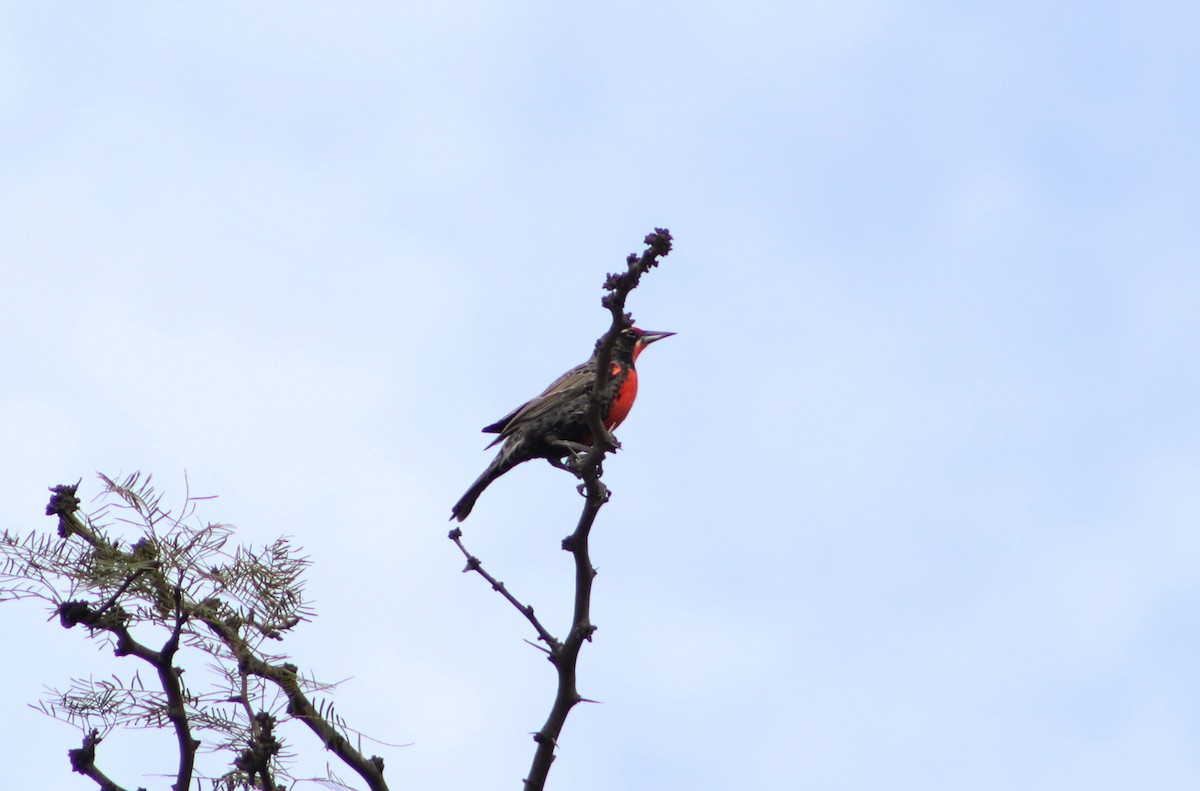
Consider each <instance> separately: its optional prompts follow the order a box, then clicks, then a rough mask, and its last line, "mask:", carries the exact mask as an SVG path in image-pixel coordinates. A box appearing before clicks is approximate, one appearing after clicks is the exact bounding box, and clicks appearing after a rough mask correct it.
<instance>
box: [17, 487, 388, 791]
mask: <svg viewBox="0 0 1200 791" xmlns="http://www.w3.org/2000/svg"><path fill="white" fill-rule="evenodd" d="M100 478H101V480H102V481H103V482H104V485H105V491H104V494H103V497H104V500H105V502H104V504H103V505H102V507H100V508H99V509H98V510H97V511H96V512H95V513H94V514H92V515H84V514H81V512H80V510H79V506H80V500H79V498H78V497H77V496H76V492H77V490H78V486H79V484H78V483H76V484H73V485H63V486H56V487H54V488H53V489H51V491H52V492H53V496H52V497H51V499H50V504H49V505H48V506H47V508H46V513H47V515H51V516H56V517H57V518H58V536H57V539H55V538H53V537H50V536H45V535H39V534H37V533H32V534H30V535H28V536H25V537H19V536H16V535H13V534H11V533H9V532H4V533H3V534H0V600H6V599H7V600H12V599H28V598H37V599H41V600H44V601H46V602H47V603H49V604H50V605H51V606H52V608H53V611H54V613H55V614H56V615H57V616H58V620H59V622H60V623H61V624H62V626H64V627H65V628H68V629H70V628H73V627H76V626H82V627H84V628H85V629H87V631H88V634H89V636H90V637H91V638H93V639H98V640H101V641H103V642H106V643H107V644H108V645H109V646H111V647H112V649H113V653H114V654H115V655H116V656H118V657H134V658H136V659H139V660H141V661H142V662H145V663H146V664H148V665H149V666H151V667H153V668H154V670H155V675H156V681H157V686H155V687H151V688H148V687H147V686H146V685H145V684H144V683H143V681H142V679H141V677H140V675H139V674H138V673H136V672H135V673H134V674H133V676H132V677H131V678H130V680H129V681H128V682H122V681H121V680H120V679H117V678H114V680H113V681H108V680H101V681H93V680H90V679H88V680H82V679H76V680H75V681H74V682H73V683H72V685H71V686H70V688H69V689H68V690H66V691H64V692H53V691H52V693H53V694H52V697H51V698H50V699H48V700H44V701H43V702H42V704H41V705H40V707H39V708H40V709H41V710H42V711H43V712H45V713H46V714H49V715H50V716H54V717H57V718H59V719H63V720H65V721H67V722H70V723H72V724H76V725H78V726H80V727H81V729H82V730H83V731H84V739H83V743H82V746H80V747H78V748H75V749H72V750H70V751H69V758H70V761H71V768H72V770H73V771H75V772H78V773H80V774H83V775H85V776H87V777H89V778H91V779H92V780H93V781H94V782H95V783H96V784H97V786H98V787H99V788H101V789H104V790H105V791H109V790H110V789H111V790H112V791H119V790H120V789H121V786H120V785H118V784H117V783H116V781H114V780H113V779H111V778H110V777H109V776H108V775H106V774H105V773H104V772H103V771H101V769H100V768H99V767H98V766H97V755H96V753H97V746H98V745H99V744H100V743H101V742H102V741H103V739H104V737H105V735H106V734H107V733H108V732H109V731H111V730H112V729H114V728H118V727H141V728H159V727H169V728H171V729H172V730H173V731H174V733H175V736H176V744H177V749H176V752H177V758H178V764H177V768H176V770H175V773H174V775H173V779H174V783H173V785H172V787H173V788H174V789H175V791H187V789H189V788H191V787H192V784H193V782H194V780H195V779H198V778H199V777H201V775H199V774H198V772H197V768H196V756H197V752H198V750H199V749H200V748H201V740H200V738H198V734H201V733H203V734H207V736H206V738H208V739H209V740H210V744H209V745H208V746H207V747H206V749H211V750H226V751H231V752H233V753H235V756H234V757H233V759H232V760H231V761H230V763H231V764H232V768H231V769H230V770H229V771H227V772H226V773H225V774H223V775H221V776H220V777H216V778H209V779H211V780H212V781H213V786H214V788H223V789H241V788H246V789H271V791H275V789H277V788H283V787H285V785H286V784H281V783H280V782H279V781H280V779H281V778H282V779H284V780H289V781H290V780H293V779H294V778H292V777H291V775H290V774H289V769H288V765H287V763H286V759H287V758H289V757H290V755H289V754H288V753H287V752H286V751H285V749H284V744H283V743H282V742H281V741H280V740H279V738H278V730H277V728H278V726H279V725H281V724H282V723H284V722H288V721H298V722H301V723H303V724H304V725H306V726H307V727H308V728H309V729H310V730H312V731H313V732H314V733H315V734H316V735H317V736H318V738H319V739H320V740H321V743H322V744H323V745H324V746H325V748H326V749H328V750H330V751H331V752H333V753H334V754H335V755H336V756H337V757H338V758H339V759H340V760H341V761H342V762H343V763H345V764H346V765H347V766H349V767H351V768H352V769H354V771H355V772H357V773H358V775H359V777H360V778H361V779H362V780H363V782H365V783H366V785H367V787H368V788H370V789H372V791H386V789H387V784H386V783H385V781H384V779H383V760H382V759H381V758H379V757H377V756H370V757H368V756H365V755H364V754H363V753H361V752H360V751H359V750H358V749H357V748H356V747H355V746H354V745H353V744H352V741H351V738H350V733H351V732H350V730H349V729H348V728H347V727H346V726H345V723H344V721H343V720H342V719H341V718H340V717H338V716H337V715H336V714H335V713H334V711H333V707H332V705H331V704H329V703H328V702H327V701H324V700H320V699H316V700H314V699H313V698H312V695H313V694H314V693H322V692H327V691H328V690H330V689H332V685H326V684H320V683H317V682H315V681H313V680H312V679H309V678H305V677H303V676H301V675H300V673H299V670H298V668H297V667H296V665H294V664H291V663H290V662H287V661H285V658H284V657H282V656H276V655H272V654H269V653H267V652H266V651H264V650H263V649H264V646H265V645H266V644H267V642H268V641H274V642H277V641H280V640H282V639H283V637H284V635H285V634H286V633H287V632H289V631H290V630H292V629H293V628H295V627H296V626H297V625H298V624H300V623H301V622H302V621H305V620H309V618H310V617H311V614H312V613H311V610H310V609H309V607H308V605H307V604H306V602H305V599H304V595H303V587H304V586H303V580H302V575H303V572H304V570H305V569H306V568H307V566H308V560H307V559H305V558H303V557H297V556H296V555H295V554H294V552H293V548H292V546H291V544H290V542H289V541H288V540H287V539H282V538H281V539H279V540H277V541H275V542H274V543H272V544H270V545H268V546H266V547H263V548H258V549H254V548H250V547H245V546H239V547H236V548H227V543H228V539H229V537H230V535H231V533H232V530H231V528H229V527H228V526H226V525H217V524H196V523H193V522H192V517H193V515H194V513H195V503H196V502H197V501H199V500H202V499H205V498H193V497H191V496H188V497H187V498H186V500H185V505H184V508H183V511H182V513H181V515H179V516H175V515H173V514H172V513H171V512H169V511H167V510H166V509H164V508H163V507H162V504H161V497H160V496H158V495H156V494H155V492H154V489H153V487H152V486H151V485H150V478H149V477H146V478H145V479H142V477H141V476H140V475H139V474H134V475H131V476H129V477H128V478H126V479H125V480H124V481H121V482H117V481H115V480H113V479H111V478H108V477H105V476H103V475H101V476H100ZM114 525H129V526H133V527H134V528H136V529H137V531H138V533H139V536H138V538H137V540H135V541H134V542H133V543H132V544H126V543H123V542H121V541H120V540H118V539H116V538H113V537H112V535H111V534H112V528H113V526H114ZM156 628H157V629H160V630H162V631H164V632H165V633H166V637H165V638H164V639H163V640H162V642H161V644H159V646H158V647H155V646H154V645H152V644H151V643H149V642H148V640H147V638H146V636H145V635H146V634H153V630H154V629H156ZM184 648H187V649H188V650H190V651H195V652H199V653H201V654H206V655H207V656H209V657H210V658H211V659H214V660H215V665H214V666H213V669H215V670H216V672H217V674H218V677H219V678H220V679H221V685H220V686H217V687H215V688H214V689H212V690H209V691H207V692H205V693H203V694H197V693H195V692H193V691H191V690H190V689H189V688H188V687H187V685H185V684H184V682H183V673H184V670H183V668H182V667H179V666H178V665H177V664H176V663H177V660H178V657H179V654H180V652H181V650H183V649H184ZM254 701H258V702H259V706H258V707H256V706H255V704H254ZM97 726H99V727H97ZM321 782H324V783H326V784H329V785H332V786H335V787H342V788H349V786H347V785H346V784H345V783H343V782H341V781H338V780H336V779H334V778H333V777H332V775H330V778H328V779H325V780H322V781H321Z"/></svg>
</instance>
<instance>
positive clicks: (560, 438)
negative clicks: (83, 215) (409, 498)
mask: <svg viewBox="0 0 1200 791" xmlns="http://www.w3.org/2000/svg"><path fill="white" fill-rule="evenodd" d="M674 334H675V333H673V332H647V331H645V330H640V329H638V328H637V327H631V328H629V329H626V330H624V331H622V332H621V333H620V334H619V335H618V336H617V341H616V344H615V345H614V346H613V354H612V367H611V368H610V374H611V375H610V376H609V378H608V381H607V382H606V383H605V387H604V392H603V393H602V394H601V398H600V404H601V414H600V417H601V419H602V420H603V421H604V425H605V426H607V427H608V429H609V430H610V431H611V430H613V429H614V428H616V427H617V426H618V425H620V424H621V421H623V420H624V419H625V417H626V415H628V414H629V410H630V408H631V407H632V406H633V402H634V399H636V398H637V370H636V369H635V368H634V361H635V360H636V359H637V357H638V355H639V354H641V352H642V350H643V349H645V348H646V347H647V346H649V345H650V344H652V343H654V342H655V341H659V340H662V339H663V338H667V337H670V336H671V335H674ZM595 381H596V355H595V354H593V355H592V357H591V358H590V359H589V360H588V361H587V362H585V363H583V364H582V365H577V366H575V367H574V368H572V369H571V370H569V371H567V372H566V373H565V374H563V375H562V376H560V377H559V378H558V379H556V380H554V382H553V384H551V385H550V386H549V387H547V388H546V389H545V390H544V391H543V392H542V393H541V395H539V396H537V397H536V398H534V399H532V400H530V401H527V402H526V403H524V404H522V405H521V406H519V407H517V408H516V409H514V410H513V411H512V412H510V413H508V414H507V415H505V416H504V417H502V418H500V419H499V420H497V421H496V422H495V423H492V424H491V425H490V426H486V427H485V428H484V429H483V430H484V431H485V432H489V433H493V434H499V435H500V436H498V437H496V439H495V440H493V441H492V443H491V444H490V445H488V447H489V448H490V447H492V446H493V445H496V444H497V443H500V442H503V443H504V444H503V445H502V446H501V447H500V452H499V453H497V454H496V458H494V459H492V463H491V464H489V465H488V467H487V469H486V470H484V471H483V474H482V475H480V476H479V478H478V479H476V481H475V483H473V484H471V487H470V488H469V489H467V492H466V494H464V495H463V496H462V497H461V498H460V499H459V501H458V502H457V503H455V504H454V508H453V509H451V514H450V519H451V520H454V519H457V520H458V521H460V522H461V521H462V520H464V519H466V518H467V515H468V514H470V513H471V509H472V508H474V506H475V500H476V499H478V497H479V495H480V494H481V493H482V492H483V490H484V489H486V488H487V487H488V485H489V484H491V482H492V481H494V480H496V479H497V478H499V477H500V476H501V475H503V474H504V473H506V472H508V471H509V470H511V469H512V468H513V467H515V466H517V465H518V464H521V463H522V462H526V461H529V460H530V459H554V460H558V459H561V458H563V457H564V456H566V455H567V452H568V451H567V449H566V447H565V446H564V445H563V444H562V443H574V444H577V445H590V444H591V443H592V436H591V431H590V430H589V429H588V426H587V408H588V400H589V399H590V397H591V393H592V385H593V383H594V382H595Z"/></svg>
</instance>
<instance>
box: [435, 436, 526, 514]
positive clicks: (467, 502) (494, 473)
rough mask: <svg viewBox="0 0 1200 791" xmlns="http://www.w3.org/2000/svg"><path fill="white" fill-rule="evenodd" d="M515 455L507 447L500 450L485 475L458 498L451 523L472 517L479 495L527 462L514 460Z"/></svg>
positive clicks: (511, 449)
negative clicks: (505, 474) (500, 478)
mask: <svg viewBox="0 0 1200 791" xmlns="http://www.w3.org/2000/svg"><path fill="white" fill-rule="evenodd" d="M514 455H515V454H514V453H513V448H511V447H509V446H507V445H505V447H503V448H501V449H500V452H499V453H497V454H496V458H494V459H492V463H491V464H489V465H488V466H487V469H486V470H484V471H483V474H482V475H480V476H479V477H478V478H476V479H475V483H473V484H471V486H470V488H469V489H467V493H466V494H464V495H463V496H462V497H460V498H458V502H457V503H455V504H454V507H453V508H452V509H450V521H451V522H453V521H454V520H456V519H457V520H458V521H459V522H461V521H462V520H464V519H466V518H467V516H468V515H470V513H471V509H472V508H474V507H475V501H476V500H478V499H479V495H481V494H483V490H484V489H486V488H488V486H490V485H491V483H492V481H494V480H496V479H497V478H499V477H500V476H501V475H503V474H504V473H506V472H508V471H509V470H511V469H512V468H513V467H516V466H517V465H518V464H520V463H521V462H523V461H525V459H520V458H514Z"/></svg>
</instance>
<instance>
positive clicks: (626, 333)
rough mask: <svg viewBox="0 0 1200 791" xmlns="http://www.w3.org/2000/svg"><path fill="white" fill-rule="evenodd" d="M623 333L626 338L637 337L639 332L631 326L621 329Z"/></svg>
mask: <svg viewBox="0 0 1200 791" xmlns="http://www.w3.org/2000/svg"><path fill="white" fill-rule="evenodd" d="M621 334H622V335H624V336H625V337H626V338H636V337H637V333H636V332H634V331H633V330H631V329H629V328H626V329H623V330H621Z"/></svg>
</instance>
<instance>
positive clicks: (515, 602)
mask: <svg viewBox="0 0 1200 791" xmlns="http://www.w3.org/2000/svg"><path fill="white" fill-rule="evenodd" d="M450 540H451V541H453V542H454V545H455V546H457V547H458V549H459V551H460V552H462V553H463V557H465V558H466V559H467V565H466V567H465V568H464V569H463V571H464V572H467V571H474V572H475V573H477V574H478V575H479V576H481V577H483V578H484V579H485V580H487V581H488V582H489V583H490V584H491V586H492V590H494V591H496V592H497V593H499V594H500V595H501V596H503V597H504V598H505V599H507V600H508V603H509V604H511V605H512V606H513V607H516V608H517V611H518V612H520V613H521V615H524V616H525V618H526V620H528V621H529V623H531V624H532V625H533V628H534V630H535V631H536V632H537V633H538V639H539V640H541V641H542V642H543V643H545V644H546V645H547V646H549V648H547V649H545V650H546V652H547V653H549V654H550V656H551V659H553V657H554V656H555V654H556V652H557V651H558V650H559V648H560V647H561V644H560V643H559V641H558V638H556V637H555V636H554V635H552V634H550V632H549V630H547V629H546V627H545V626H543V625H542V622H541V621H539V620H538V619H537V616H535V615H534V614H533V606H532V605H529V604H522V603H521V601H520V600H519V599H518V598H517V597H516V596H514V595H513V594H512V593H511V592H509V590H508V586H506V585H505V584H504V583H503V582H501V581H500V580H498V579H496V578H495V577H493V576H492V575H491V574H489V573H488V572H487V571H486V570H485V569H484V568H483V564H482V563H481V562H480V561H479V558H477V557H475V556H474V555H472V554H471V553H470V552H468V551H467V548H466V547H464V546H463V543H462V530H460V529H459V528H457V527H456V528H454V529H453V530H451V531H450ZM539 647H540V646H539Z"/></svg>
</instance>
